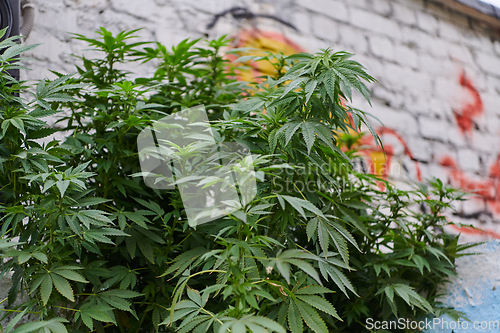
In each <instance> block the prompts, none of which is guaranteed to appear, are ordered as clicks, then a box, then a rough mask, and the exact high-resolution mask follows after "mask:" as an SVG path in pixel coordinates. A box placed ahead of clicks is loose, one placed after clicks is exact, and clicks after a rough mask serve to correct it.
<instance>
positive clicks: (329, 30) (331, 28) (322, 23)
mask: <svg viewBox="0 0 500 333" xmlns="http://www.w3.org/2000/svg"><path fill="white" fill-rule="evenodd" d="M312 27H313V31H314V34H315V35H316V36H318V37H319V38H321V39H324V40H327V41H329V42H336V41H338V39H339V28H338V27H339V25H338V24H337V23H336V22H335V21H333V20H332V19H329V18H327V17H324V16H319V15H318V16H315V17H314V18H313V20H312Z"/></svg>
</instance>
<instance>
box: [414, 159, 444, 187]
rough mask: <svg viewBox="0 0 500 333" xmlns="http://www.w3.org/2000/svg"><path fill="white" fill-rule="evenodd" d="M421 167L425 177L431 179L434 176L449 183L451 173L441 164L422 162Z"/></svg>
mask: <svg viewBox="0 0 500 333" xmlns="http://www.w3.org/2000/svg"><path fill="white" fill-rule="evenodd" d="M420 168H421V169H422V174H423V175H422V177H423V178H424V179H429V178H432V177H435V178H438V179H441V180H442V181H443V182H444V183H447V180H448V179H449V173H448V170H447V169H446V168H443V167H442V166H441V165H439V164H429V165H427V164H422V163H421V164H420Z"/></svg>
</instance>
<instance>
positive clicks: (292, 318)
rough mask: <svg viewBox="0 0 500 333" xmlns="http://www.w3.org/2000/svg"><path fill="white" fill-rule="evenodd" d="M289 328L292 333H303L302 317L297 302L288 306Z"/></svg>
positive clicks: (291, 302)
mask: <svg viewBox="0 0 500 333" xmlns="http://www.w3.org/2000/svg"><path fill="white" fill-rule="evenodd" d="M288 327H289V329H290V331H291V332H292V333H303V332H304V328H303V325H302V316H301V315H300V311H299V309H298V308H297V306H296V305H295V302H293V301H290V303H289V304H288Z"/></svg>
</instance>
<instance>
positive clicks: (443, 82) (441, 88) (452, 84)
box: [435, 78, 462, 107]
mask: <svg viewBox="0 0 500 333" xmlns="http://www.w3.org/2000/svg"><path fill="white" fill-rule="evenodd" d="M461 92H462V86H461V85H460V83H459V81H458V79H457V80H452V79H445V78H436V79H435V95H436V97H437V98H441V99H443V100H446V101H450V100H456V96H457V95H459V94H460V93H461ZM459 105H461V101H457V103H456V104H455V105H454V106H456V107H458V106H459Z"/></svg>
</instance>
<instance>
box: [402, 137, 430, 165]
mask: <svg viewBox="0 0 500 333" xmlns="http://www.w3.org/2000/svg"><path fill="white" fill-rule="evenodd" d="M406 142H407V144H408V147H409V149H410V151H411V153H412V155H413V158H415V159H417V160H419V161H425V162H428V161H430V160H431V159H432V149H431V144H430V142H429V141H427V140H423V139H422V138H421V137H420V136H411V137H408V138H407V141H406Z"/></svg>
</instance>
